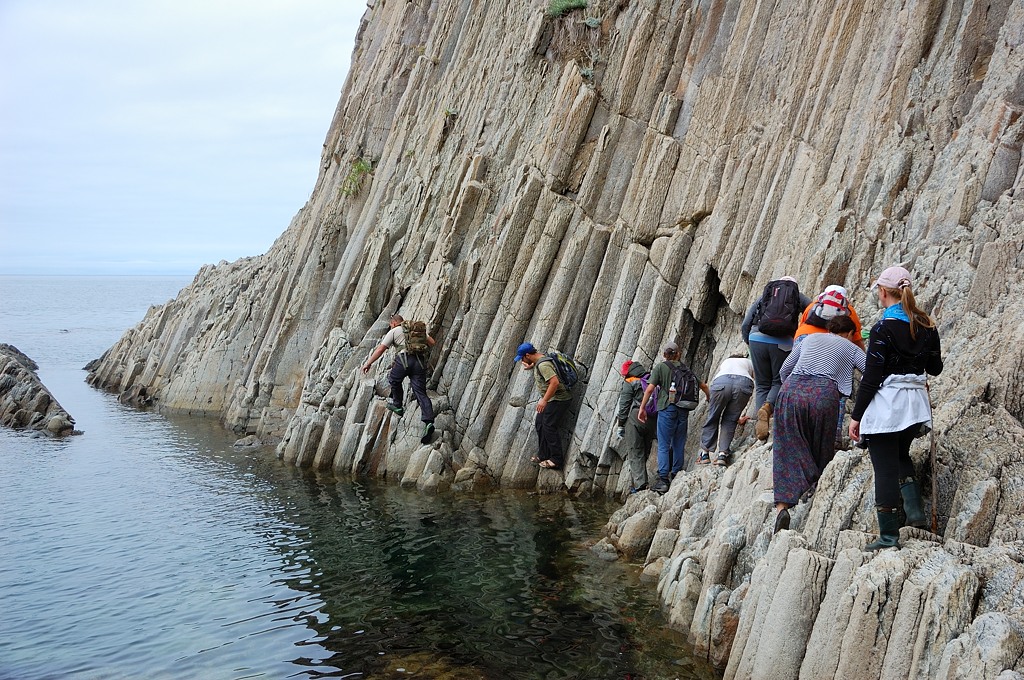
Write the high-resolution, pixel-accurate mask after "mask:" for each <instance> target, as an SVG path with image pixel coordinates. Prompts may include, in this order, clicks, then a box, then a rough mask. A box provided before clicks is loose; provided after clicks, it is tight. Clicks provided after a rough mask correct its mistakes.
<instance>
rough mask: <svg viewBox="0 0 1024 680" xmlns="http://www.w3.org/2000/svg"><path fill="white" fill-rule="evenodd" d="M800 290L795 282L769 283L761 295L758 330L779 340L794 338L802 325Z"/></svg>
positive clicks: (780, 281)
mask: <svg viewBox="0 0 1024 680" xmlns="http://www.w3.org/2000/svg"><path fill="white" fill-rule="evenodd" d="M801 311H803V310H802V309H801V308H800V288H799V286H797V285H796V282H795V281H782V280H779V281H769V282H768V285H767V286H765V287H764V291H763V292H762V293H761V302H760V303H759V310H758V318H757V329H758V330H759V331H761V332H762V333H764V334H765V335H772V336H774V337H777V338H786V337H789V338H791V337H793V334H794V333H796V329H797V326H799V325H800V312H801Z"/></svg>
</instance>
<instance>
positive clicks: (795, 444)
mask: <svg viewBox="0 0 1024 680" xmlns="http://www.w3.org/2000/svg"><path fill="white" fill-rule="evenodd" d="M856 332H857V331H856V325H855V324H854V322H853V319H851V318H850V317H849V316H837V317H835V318H833V319H832V320H831V321H829V323H828V333H814V334H812V335H808V336H807V337H805V338H804V339H803V341H801V342H799V343H797V344H796V346H794V348H793V351H792V352H791V353H790V355H789V357H788V358H787V359H786V362H785V363H784V364H783V365H782V370H781V371H780V376H781V377H782V380H783V384H782V390H781V391H780V392H779V399H778V406H777V408H776V409H775V414H776V416H775V436H774V438H773V444H772V478H773V488H774V495H775V508H776V510H778V515H776V518H775V531H779V530H781V529H788V528H789V510H788V508H791V507H793V506H794V505H796V504H797V501H799V500H800V497H801V496H803V495H804V493H806V492H807V490H808V489H810V488H812V487H813V486H814V485H815V484H816V483H817V481H818V478H819V477H821V473H822V471H823V470H824V469H825V466H826V465H828V464H829V463H830V462H832V457H833V456H834V455H835V434H836V422H837V420H838V418H839V404H840V403H841V397H848V396H850V393H851V392H852V391H853V369H854V368H856V369H858V370H859V371H861V372H862V373H863V372H864V365H865V354H864V350H862V349H861V348H859V347H857V345H855V344H854V343H853V340H854V337H855V335H856Z"/></svg>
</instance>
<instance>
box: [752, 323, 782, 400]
mask: <svg viewBox="0 0 1024 680" xmlns="http://www.w3.org/2000/svg"><path fill="white" fill-rule="evenodd" d="M749 347H750V361H751V363H752V364H754V385H755V393H754V406H755V408H757V409H758V410H760V409H761V407H762V406H764V403H765V402H768V403H769V404H771V405H772V406H775V399H776V398H777V397H778V396H779V390H781V389H782V377H781V376H780V375H779V372H780V371H781V370H782V364H784V363H785V362H786V359H787V358H789V350H786V349H779V346H778V345H776V344H773V343H770V342H757V341H756V340H751V341H750V345H749Z"/></svg>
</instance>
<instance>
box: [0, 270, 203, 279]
mask: <svg viewBox="0 0 1024 680" xmlns="http://www.w3.org/2000/svg"><path fill="white" fill-rule="evenodd" d="M198 273H199V272H198V271H195V272H181V273H177V272H156V273H151V274H139V273H125V272H103V273H97V272H94V273H91V274H83V273H76V274H58V273H53V272H50V273H39V272H36V273H32V274H4V273H0V277H7V278H10V277H15V276H19V277H26V276H174V277H178V276H195V275H196V274H198Z"/></svg>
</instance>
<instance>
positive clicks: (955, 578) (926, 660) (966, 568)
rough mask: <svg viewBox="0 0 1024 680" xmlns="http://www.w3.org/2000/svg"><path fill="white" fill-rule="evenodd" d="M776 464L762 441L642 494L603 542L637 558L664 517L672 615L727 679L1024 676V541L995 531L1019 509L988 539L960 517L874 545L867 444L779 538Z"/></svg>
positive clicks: (654, 540) (655, 557) (658, 552)
mask: <svg viewBox="0 0 1024 680" xmlns="http://www.w3.org/2000/svg"><path fill="white" fill-rule="evenodd" d="M924 449H925V447H924V446H923V445H921V446H919V447H917V448H915V450H914V451H913V455H914V458H915V464H916V465H917V466H918V468H919V469H921V468H925V467H926V462H925V459H926V457H927V455H926V454H927V452H926V451H925V450H924ZM1020 451H1021V449H1019V448H1018V454H1017V455H1018V459H1019V457H1020V455H1021V453H1020ZM1018 464H1019V463H1018ZM771 465H772V461H771V449H770V447H769V446H767V445H759V446H751V447H748V448H746V449H745V450H744V452H743V453H742V454H741V455H740V456H739V459H738V460H737V462H736V463H735V464H734V465H732V466H731V467H729V468H728V469H722V468H716V467H707V468H704V469H702V470H699V471H692V472H691V473H689V474H687V475H685V476H682V477H679V478H677V479H676V481H675V482H674V483H673V485H672V488H671V489H670V491H669V492H668V493H667V494H666V495H664V496H658V495H656V494H653V493H650V492H645V493H642V494H636V495H634V496H633V497H631V498H630V499H629V500H628V502H627V503H626V504H625V505H624V506H623V508H622V509H621V510H619V511H618V512H616V513H615V515H613V516H612V518H611V520H610V521H609V523H608V525H607V527H606V532H607V537H606V538H605V539H602V541H601V543H599V544H598V546H596V550H597V552H598V553H599V554H604V553H606V552H607V546H612V547H614V548H615V549H616V550H617V551H618V552H620V553H622V554H623V555H625V556H627V557H629V556H635V555H636V554H637V553H638V552H640V551H641V550H639V549H638V548H639V546H638V542H637V540H636V530H635V527H636V526H637V525H638V524H643V525H644V526H651V525H652V523H653V524H654V525H655V527H656V528H655V529H654V531H652V532H649V533H648V534H647V541H646V544H645V546H646V548H647V552H646V556H645V558H643V559H644V561H645V565H646V571H647V572H648V573H651V574H654V575H656V576H657V577H658V580H659V582H658V590H659V593H660V594H661V597H662V600H663V602H664V606H665V608H666V611H667V612H668V615H669V619H670V622H671V624H672V625H673V626H677V627H679V628H682V629H684V630H688V631H689V636H690V641H691V642H692V643H693V644H694V646H695V648H696V649H697V651H698V653H700V654H703V655H706V657H707V658H708V660H710V661H711V662H712V663H714V664H716V665H718V666H719V667H721V668H724V669H725V677H726V678H727V679H728V678H797V677H799V678H808V679H810V678H832V677H835V678H996V677H999V678H1004V679H1005V678H1010V677H1017V678H1019V677H1024V675H1022V672H1024V544H1022V542H1021V540H1020V539H1019V538H1018V539H1014V540H1012V541H1002V540H999V539H997V538H995V537H996V536H999V535H1003V534H1004V533H1005V531H1006V530H1007V527H1006V526H1004V525H1005V524H1015V523H1017V522H1019V518H1020V512H1021V508H1020V506H1019V505H1018V506H1016V507H1006V510H1008V512H1006V513H1004V514H1003V518H1002V519H1000V518H999V513H996V514H997V518H996V519H995V523H994V524H993V525H991V527H990V536H991V537H992V538H991V540H986V545H977V544H972V543H967V542H963V541H960V540H958V539H957V538H956V537H957V536H958V535H959V534H960V533H961V532H962V530H963V523H960V522H958V521H957V520H956V519H950V521H949V522H948V523H947V524H946V528H945V532H944V535H943V536H938V535H935V534H931V533H930V532H927V531H923V530H920V529H910V528H904V529H903V530H902V532H901V538H900V542H901V544H902V546H903V547H902V549H901V550H883V551H880V552H878V553H874V554H872V553H865V552H864V551H863V547H864V545H865V544H866V543H867V542H868V540H870V537H871V535H870V534H871V532H874V531H876V530H877V527H876V526H875V524H874V517H873V515H874V506H873V498H872V496H873V489H872V484H873V481H872V478H871V474H870V470H871V464H870V462H869V461H868V459H867V454H866V453H864V452H862V451H860V450H856V451H841V452H839V454H837V456H836V459H835V461H834V462H833V463H832V464H831V465H829V467H828V468H826V471H825V475H824V476H823V477H822V479H821V481H820V482H819V484H818V488H817V491H816V492H815V494H814V495H813V497H812V499H811V500H810V502H808V503H804V504H801V505H798V506H796V508H794V509H792V510H791V513H792V516H793V523H792V530H789V531H782V532H780V533H779V534H776V535H775V536H772V528H773V524H774V510H773V499H772V495H771V475H772V468H771ZM1013 502H1014V501H1012V500H1011V503H1013ZM962 512H963V516H966V515H971V516H970V518H969V520H968V522H967V523H970V521H972V520H975V519H977V515H979V514H986V513H987V511H983V510H981V509H974V510H973V511H971V510H967V509H964V510H963V511H962ZM989 514H990V513H989ZM1011 514H1013V515H1016V517H1015V518H1011V517H1010V515H1011Z"/></svg>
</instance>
